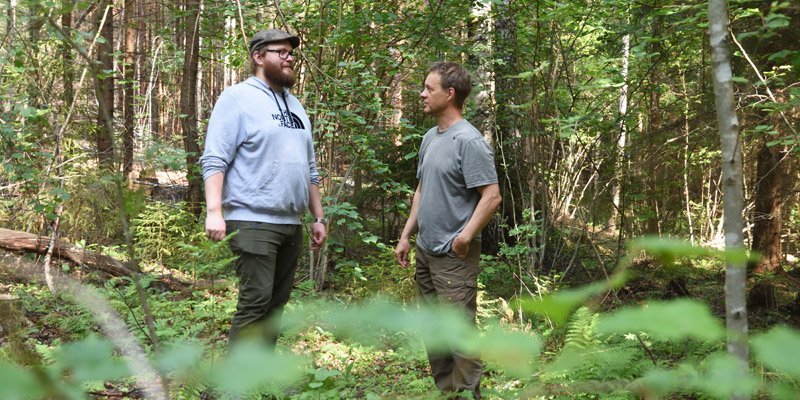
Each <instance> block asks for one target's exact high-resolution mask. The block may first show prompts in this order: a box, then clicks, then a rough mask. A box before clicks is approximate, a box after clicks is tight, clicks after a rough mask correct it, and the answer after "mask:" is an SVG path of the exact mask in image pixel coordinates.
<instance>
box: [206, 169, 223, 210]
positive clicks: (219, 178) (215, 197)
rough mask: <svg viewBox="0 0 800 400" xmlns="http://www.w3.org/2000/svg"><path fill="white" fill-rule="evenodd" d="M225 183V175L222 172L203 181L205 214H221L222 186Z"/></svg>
mask: <svg viewBox="0 0 800 400" xmlns="http://www.w3.org/2000/svg"><path fill="white" fill-rule="evenodd" d="M224 183H225V174H223V173H222V172H220V173H217V174H214V175H211V176H209V177H208V179H206V181H205V192H206V213H207V214H216V213H221V212H222V186H223V184H224Z"/></svg>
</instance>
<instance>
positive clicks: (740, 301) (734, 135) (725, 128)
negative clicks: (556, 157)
mask: <svg viewBox="0 0 800 400" xmlns="http://www.w3.org/2000/svg"><path fill="white" fill-rule="evenodd" d="M708 21H709V39H710V44H711V51H712V55H711V61H712V64H713V77H714V98H715V103H716V109H717V122H718V124H719V132H720V143H721V149H722V185H723V193H722V196H723V208H724V227H725V228H724V229H725V248H726V249H727V250H732V251H741V250H743V249H744V239H743V236H742V232H743V230H744V219H743V216H742V213H743V210H744V204H743V203H744V200H743V197H744V196H743V189H742V182H743V178H742V148H741V144H740V142H739V120H738V118H737V116H736V109H735V108H734V96H733V83H732V81H731V79H732V78H733V72H732V70H731V52H730V48H729V47H728V6H727V1H726V0H709V2H708ZM745 272H746V271H745V265H744V263H743V262H738V261H737V262H732V261H728V263H727V266H726V272H725V322H726V326H727V328H728V352H729V353H731V354H732V355H733V356H735V357H736V358H738V359H739V360H740V362H741V374H742V376H745V375H746V374H747V369H748V353H749V349H748V345H747V305H746V303H745V293H746V288H745V283H746V274H745ZM749 397H750V396H749V395H748V394H747V393H740V394H737V396H735V398H737V399H747V398H749Z"/></svg>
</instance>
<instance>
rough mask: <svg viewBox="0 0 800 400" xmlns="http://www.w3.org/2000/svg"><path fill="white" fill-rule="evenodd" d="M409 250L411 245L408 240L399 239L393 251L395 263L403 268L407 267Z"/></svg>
mask: <svg viewBox="0 0 800 400" xmlns="http://www.w3.org/2000/svg"><path fill="white" fill-rule="evenodd" d="M410 250H411V245H410V244H409V243H408V239H400V240H399V241H398V242H397V247H396V248H395V249H394V257H395V258H396V259H397V263H398V264H400V266H402V267H403V268H405V267H408V252H409V251H410Z"/></svg>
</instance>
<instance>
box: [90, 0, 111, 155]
mask: <svg viewBox="0 0 800 400" xmlns="http://www.w3.org/2000/svg"><path fill="white" fill-rule="evenodd" d="M95 15H96V21H97V24H96V26H97V29H100V31H101V33H100V35H101V36H102V38H103V41H102V42H101V43H99V44H98V45H97V61H98V63H99V64H100V70H101V72H100V73H99V74H98V73H94V84H95V93H96V94H97V103H98V108H97V132H95V145H96V147H97V158H98V161H99V162H100V166H101V167H103V168H105V169H108V170H112V169H113V160H114V149H113V140H114V139H113V138H114V18H113V6H112V3H111V1H110V0H101V1H100V5H99V6H98V7H97V10H96V11H95ZM98 75H99V76H98Z"/></svg>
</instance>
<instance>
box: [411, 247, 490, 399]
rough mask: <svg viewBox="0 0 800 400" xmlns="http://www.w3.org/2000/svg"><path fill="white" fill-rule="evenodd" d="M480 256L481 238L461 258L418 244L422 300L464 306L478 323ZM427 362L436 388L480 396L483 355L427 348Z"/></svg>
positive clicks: (446, 391)
mask: <svg viewBox="0 0 800 400" xmlns="http://www.w3.org/2000/svg"><path fill="white" fill-rule="evenodd" d="M480 256H481V242H480V239H477V240H473V241H472V243H470V246H469V254H467V257H466V258H465V259H464V260H462V259H459V258H457V257H455V256H451V255H433V254H430V253H426V252H425V250H422V249H420V248H419V247H417V252H416V274H415V280H416V281H417V288H418V289H419V294H420V296H421V298H422V300H423V302H425V303H427V304H435V303H437V302H444V303H450V304H453V305H455V306H457V307H460V308H462V309H463V310H464V311H465V312H466V313H467V317H468V318H469V320H470V321H472V322H473V323H475V314H476V312H477V311H478V302H477V298H478V261H479V260H480ZM426 350H427V352H428V361H429V362H430V364H431V372H432V374H433V380H434V382H435V383H436V387H438V388H439V390H441V391H443V392H445V393H448V392H462V391H467V392H470V394H471V395H472V396H473V397H474V398H476V399H480V397H481V395H480V383H481V376H482V375H483V363H482V362H481V359H480V357H478V356H475V355H468V354H464V353H462V352H459V351H458V349H451V350H450V351H449V352H442V351H434V350H432V349H430V348H427V346H426Z"/></svg>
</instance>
